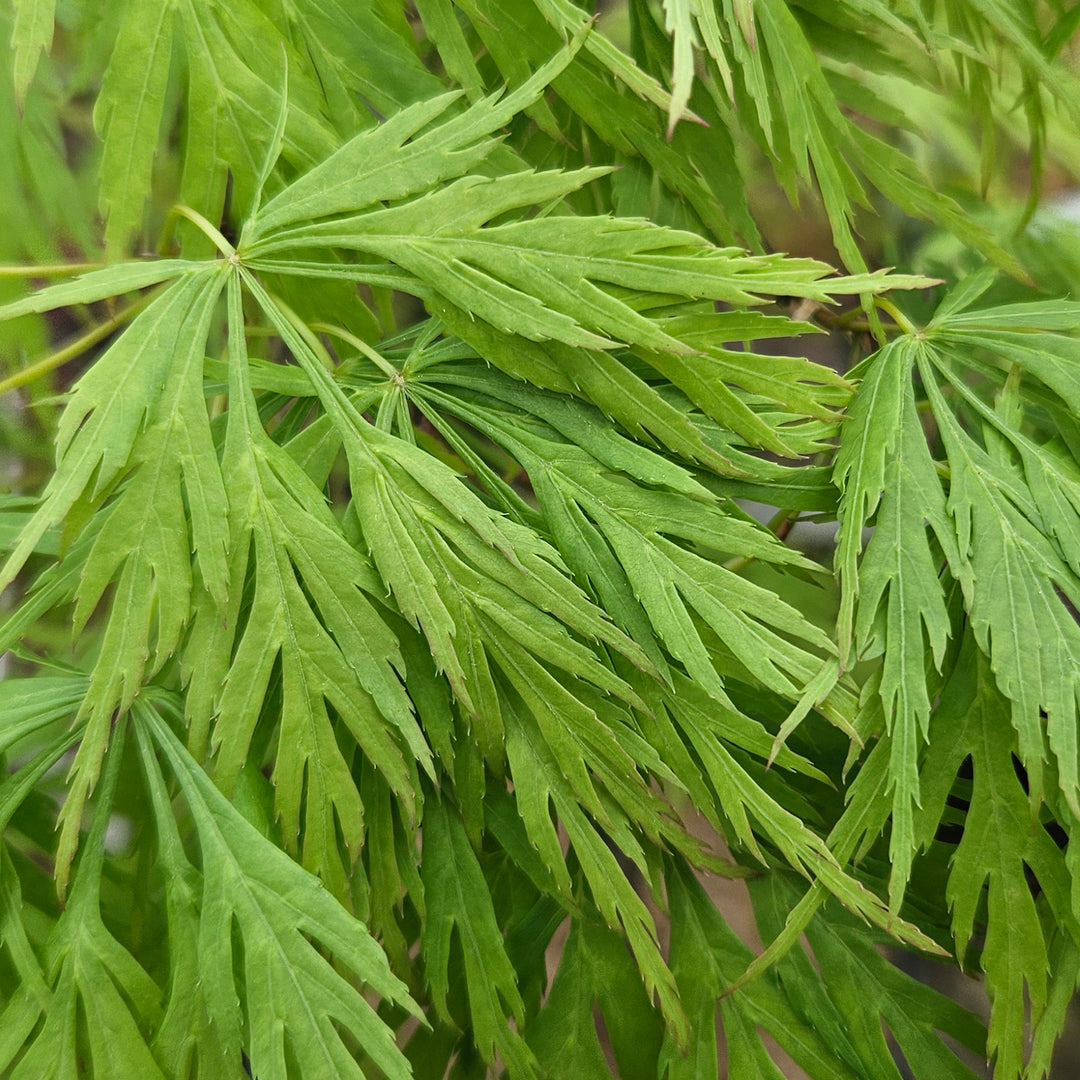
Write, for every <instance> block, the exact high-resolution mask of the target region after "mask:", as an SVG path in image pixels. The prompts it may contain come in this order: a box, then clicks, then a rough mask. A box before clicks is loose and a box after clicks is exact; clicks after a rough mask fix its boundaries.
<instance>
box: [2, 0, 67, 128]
mask: <svg viewBox="0 0 1080 1080" xmlns="http://www.w3.org/2000/svg"><path fill="white" fill-rule="evenodd" d="M55 12H56V0H16V3H15V24H14V26H13V27H12V29H11V44H12V45H13V46H14V48H15V62H14V68H15V100H16V101H17V102H18V104H19V107H20V109H21V108H22V105H23V103H24V102H25V101H26V91H27V90H28V89H29V87H30V84H31V83H32V82H33V81H34V73H35V72H36V71H37V66H38V60H39V59H40V57H41V51H42V49H44V50H46V51H48V48H49V45H50V44H51V43H52V37H53V16H54V15H55Z"/></svg>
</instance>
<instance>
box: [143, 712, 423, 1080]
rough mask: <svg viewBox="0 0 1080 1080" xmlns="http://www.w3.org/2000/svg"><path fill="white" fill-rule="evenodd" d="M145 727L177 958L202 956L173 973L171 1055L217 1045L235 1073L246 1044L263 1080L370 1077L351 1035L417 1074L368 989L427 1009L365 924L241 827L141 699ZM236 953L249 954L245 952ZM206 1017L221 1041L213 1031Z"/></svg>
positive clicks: (380, 1063)
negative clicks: (189, 950)
mask: <svg viewBox="0 0 1080 1080" xmlns="http://www.w3.org/2000/svg"><path fill="white" fill-rule="evenodd" d="M135 723H136V724H137V736H138V739H139V744H140V752H141V758H142V764H143V770H144V774H145V776H146V780H147V784H148V787H149V791H150V797H151V803H152V806H153V810H154V815H155V819H156V821H157V825H158V829H159V830H160V835H161V837H162V846H161V855H162V859H163V862H164V864H165V865H164V867H163V869H164V871H165V874H166V879H167V880H170V879H171V884H170V885H169V886H168V892H167V895H168V900H169V905H168V916H169V932H170V934H176V935H177V940H176V945H175V946H174V949H173V951H174V953H175V952H176V951H177V949H178V948H179V947H180V946H181V944H182V943H187V944H188V945H189V946H191V945H193V946H194V950H195V957H196V958H197V962H195V963H189V962H188V961H187V959H186V958H183V957H181V958H180V960H179V963H178V965H177V966H176V967H174V969H173V971H172V973H171V987H170V995H169V1004H168V1010H167V1012H166V1021H165V1022H164V1027H163V1031H164V1034H163V1035H160V1036H159V1039H160V1043H161V1046H162V1048H163V1049H164V1050H165V1051H166V1052H168V1053H170V1054H173V1055H177V1057H178V1059H179V1060H181V1061H184V1060H188V1059H189V1055H190V1054H191V1052H192V1050H193V1049H195V1050H197V1052H198V1053H199V1056H200V1058H201V1057H202V1055H203V1053H204V1052H205V1051H206V1050H207V1049H209V1050H210V1051H211V1052H212V1053H213V1054H217V1055H220V1056H221V1058H223V1059H224V1060H226V1061H228V1062H231V1063H234V1064H233V1067H234V1068H235V1067H237V1066H238V1065H239V1062H240V1051H241V1048H243V1051H244V1053H245V1055H246V1056H247V1058H248V1060H249V1062H250V1064H251V1071H252V1074H253V1075H256V1076H260V1077H266V1078H267V1080H285V1078H286V1076H287V1075H289V1069H288V1066H287V1061H288V1060H290V1059H291V1060H292V1061H294V1062H295V1063H296V1065H297V1067H298V1068H299V1069H300V1070H301V1071H302V1072H304V1073H305V1074H307V1073H311V1074H314V1075H320V1074H321V1075H329V1076H343V1077H356V1078H357V1080H361V1078H362V1077H363V1075H364V1073H363V1072H362V1070H361V1068H360V1066H359V1064H358V1063H357V1060H356V1058H355V1056H354V1054H353V1052H352V1049H351V1047H350V1046H349V1045H348V1044H347V1043H346V1041H345V1039H344V1037H343V1032H347V1033H348V1035H349V1037H350V1038H351V1039H355V1040H356V1042H357V1043H358V1044H359V1046H360V1047H362V1049H363V1051H364V1053H365V1054H366V1055H367V1056H369V1057H370V1058H371V1060H372V1062H374V1064H375V1065H376V1066H377V1067H378V1068H379V1069H380V1070H381V1071H382V1073H383V1074H384V1075H386V1076H387V1077H392V1078H399V1080H405V1078H407V1077H408V1076H409V1070H408V1066H407V1063H406V1062H405V1059H404V1058H403V1057H402V1055H401V1053H400V1051H399V1050H398V1049H397V1047H396V1046H395V1044H394V1034H393V1031H392V1030H391V1029H390V1028H388V1027H387V1026H386V1025H385V1024H384V1023H383V1022H382V1021H381V1020H380V1019H379V1017H378V1016H377V1014H376V1012H375V1009H374V1008H373V1007H372V1006H371V1005H370V1004H369V1003H368V1001H367V1000H366V998H365V996H364V994H363V993H362V992H361V988H360V986H362V987H364V988H367V989H370V990H371V991H373V992H374V993H376V994H378V995H380V996H381V997H382V998H384V999H386V1000H389V1001H393V1002H394V1003H396V1004H397V1005H399V1006H401V1007H402V1008H404V1009H406V1010H408V1011H410V1012H414V1013H415V1012H417V1009H416V1006H415V1005H414V1004H413V1003H412V1001H411V999H410V998H409V996H408V992H407V990H406V987H405V986H404V984H402V983H401V982H400V981H399V980H398V979H397V978H395V977H394V975H392V974H391V972H390V969H389V966H388V965H387V962H386V958H385V956H384V954H383V952H382V950H381V949H380V948H379V946H378V944H377V943H376V942H375V940H374V938H372V937H371V936H370V934H369V933H368V931H367V929H366V927H365V926H364V924H363V923H361V922H360V921H358V920H357V919H355V918H353V917H352V916H351V915H349V914H348V912H346V911H345V909H344V908H343V907H341V905H340V904H339V903H338V902H337V900H335V899H334V898H333V897H332V896H331V895H330V894H329V893H328V892H327V891H326V890H325V889H323V888H322V886H321V885H320V883H319V881H318V879H317V878H315V877H313V876H312V875H311V874H309V873H308V872H307V871H305V870H304V869H302V868H301V867H300V866H298V865H297V864H296V863H294V862H293V861H292V860H291V859H290V858H289V857H288V855H286V854H285V853H284V852H283V851H282V850H281V849H280V848H278V847H277V846H276V845H274V844H273V843H272V842H270V841H269V840H267V839H266V838H265V837H264V836H262V835H261V834H260V833H259V832H258V831H257V830H256V829H255V828H253V827H252V826H251V825H250V824H249V823H248V822H247V821H245V820H244V818H243V817H242V816H241V815H240V813H239V812H238V811H237V810H236V809H235V807H233V806H232V805H231V804H230V803H229V802H228V801H227V800H226V799H225V798H224V796H222V795H221V793H220V792H219V791H218V790H217V788H216V787H215V786H214V784H213V782H212V781H211V780H210V778H209V777H208V776H207V775H206V773H205V772H204V771H203V770H202V769H201V768H200V767H199V766H198V764H197V763H196V762H195V761H194V760H193V759H192V758H191V757H190V755H188V753H187V752H186V751H185V750H184V748H183V746H182V744H181V743H180V741H179V740H178V739H177V738H176V736H175V735H174V734H173V733H172V731H171V730H170V729H169V727H168V725H167V724H166V723H165V721H164V720H163V719H162V718H161V716H159V715H158V713H157V712H156V711H155V710H154V709H152V708H149V707H146V706H143V705H142V704H141V703H140V705H139V706H137V708H136V714H135ZM154 747H156V749H157V751H158V752H159V753H160V755H161V757H162V758H163V760H164V761H166V762H168V765H169V769H170V771H171V772H172V774H173V775H174V776H175V778H176V780H177V782H178V783H179V785H180V790H181V791H182V792H183V795H184V801H185V802H186V803H187V805H188V808H189V810H190V813H191V815H192V822H193V826H194V831H195V835H196V836H197V837H198V841H199V851H200V860H199V869H198V870H196V869H195V867H194V866H193V865H192V864H191V862H190V861H189V860H188V857H187V855H186V854H185V852H184V849H183V846H182V844H181V842H180V838H179V835H178V834H177V831H176V823H175V820H174V811H173V809H172V807H171V806H170V803H169V799H168V796H167V794H166V790H165V786H164V783H163V780H162V776H161V773H160V771H159V770H160V766H159V765H158V763H157V761H155V757H154V750H153V748H154ZM234 927H235V929H234ZM237 945H239V946H240V948H242V954H237V953H235V949H236V947H237ZM321 950H326V951H327V952H329V953H330V954H331V955H332V956H333V958H334V961H335V963H332V962H331V961H330V960H329V959H328V958H327V956H326V955H325V954H324V952H323V951H321ZM356 980H359V984H360V985H358V983H357V981H356ZM238 994H239V998H240V1006H241V1007H240V1008H237V997H238ZM203 1010H205V1015H206V1016H208V1017H209V1020H210V1023H211V1024H212V1025H213V1031H211V1032H208V1031H207V1030H206V1028H205V1026H203V1025H204V1020H203V1017H202V1013H203ZM185 1017H191V1019H192V1020H194V1022H195V1023H194V1026H193V1027H192V1028H189V1029H188V1030H186V1031H184V1030H182V1029H181V1028H180V1027H179V1024H180V1023H181V1021H182V1020H183V1019H184V1018H185ZM207 1040H209V1041H207Z"/></svg>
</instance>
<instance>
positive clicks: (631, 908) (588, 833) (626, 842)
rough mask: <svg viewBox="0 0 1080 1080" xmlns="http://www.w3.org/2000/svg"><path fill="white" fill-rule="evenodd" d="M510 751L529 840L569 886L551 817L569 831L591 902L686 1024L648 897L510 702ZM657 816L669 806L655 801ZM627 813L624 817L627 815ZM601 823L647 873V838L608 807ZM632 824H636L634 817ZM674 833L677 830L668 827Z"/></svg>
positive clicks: (666, 1009)
mask: <svg viewBox="0 0 1080 1080" xmlns="http://www.w3.org/2000/svg"><path fill="white" fill-rule="evenodd" d="M507 717H508V726H507V742H506V752H507V759H508V762H509V765H510V773H511V776H512V778H513V780H514V787H515V799H516V801H517V804H518V808H519V811H520V813H521V816H522V822H523V824H524V826H525V830H526V832H527V833H528V835H529V839H530V840H531V842H532V844H533V845H534V847H535V848H536V850H537V851H538V852H539V854H540V857H541V859H543V861H544V863H545V864H546V866H547V867H548V869H549V870H550V871H551V873H552V874H553V876H554V878H555V881H556V882H558V883H560V884H561V885H562V887H563V888H564V889H566V890H567V891H568V890H569V885H570V877H569V872H568V870H567V866H566V862H565V859H564V856H563V853H562V850H561V848H560V844H559V837H558V834H557V832H556V830H555V826H554V824H553V821H552V816H551V810H550V809H549V805H550V808H551V809H553V810H554V812H555V820H557V821H558V823H559V824H560V825H561V826H562V828H563V829H564V830H565V831H566V834H567V836H568V838H569V842H570V847H571V848H572V849H573V851H574V854H575V855H576V857H577V861H578V864H579V865H580V867H581V872H582V874H583V876H584V879H585V881H586V882H587V884H588V886H589V889H590V891H591V893H592V900H593V903H594V905H595V906H596V909H597V910H598V911H599V912H600V914H601V916H602V917H603V919H604V921H605V922H606V923H607V924H608V926H610V927H611V928H612V929H614V930H618V931H620V932H621V933H623V934H625V935H626V939H627V941H628V943H629V945H630V950H631V952H632V953H633V956H634V960H635V961H636V963H637V967H638V970H639V972H640V973H641V978H642V980H643V981H644V983H645V989H646V991H647V993H648V995H649V997H650V999H651V998H652V997H653V995H656V997H657V998H658V1000H659V1003H660V1008H661V1011H662V1012H663V1015H664V1017H665V1019H666V1020H667V1022H668V1023H669V1024H670V1025H671V1026H672V1027H673V1029H674V1030H675V1031H676V1032H678V1033H679V1035H680V1037H681V1034H682V1032H683V1031H684V1030H685V1022H686V1021H685V1016H684V1013H683V1009H682V1006H681V1005H680V1003H679V999H678V996H677V992H676V988H675V983H674V980H673V978H672V975H671V971H670V970H669V969H668V966H667V964H666V963H665V962H664V959H663V957H662V956H661V954H660V951H659V948H658V946H657V939H656V926H655V923H654V922H653V919H652V916H651V915H650V914H649V910H648V908H646V906H645V904H644V903H643V901H642V899H641V897H640V896H638V894H637V893H636V892H635V891H634V888H633V886H632V885H631V884H630V882H629V881H628V880H627V877H626V874H625V873H624V872H623V869H622V868H621V867H620V866H619V863H618V860H617V859H616V858H615V855H614V853H613V851H612V849H611V847H610V846H609V845H608V843H607V842H606V841H605V839H604V837H603V836H602V835H601V834H600V833H599V832H598V831H597V827H596V825H594V824H593V822H592V821H591V820H590V818H589V816H588V814H587V813H586V812H585V810H584V808H583V806H582V804H581V800H580V796H579V794H578V792H577V791H575V789H574V788H573V787H572V785H571V782H570V781H568V780H567V779H566V777H565V776H564V775H563V773H562V770H561V769H560V766H559V762H558V761H557V759H556V758H555V756H554V755H553V753H552V751H551V749H550V748H549V746H548V745H547V742H546V741H545V738H544V736H543V735H542V734H541V731H540V729H539V727H538V726H537V723H536V721H535V719H533V717H532V716H531V715H529V714H528V713H527V712H525V711H523V710H522V709H520V708H514V707H513V706H512V705H511V704H510V703H508V706H507ZM654 805H655V808H654V810H653V815H654V816H655V815H656V814H657V812H658V811H659V810H660V809H662V804H659V803H655V804H654ZM620 816H621V815H620ZM599 823H600V826H601V827H602V828H604V829H605V830H609V834H610V835H611V836H612V838H613V839H614V841H615V843H616V844H618V846H619V848H620V849H621V850H622V851H623V853H624V854H626V855H627V856H628V857H630V858H631V859H633V860H634V861H635V862H636V863H637V865H638V867H639V869H640V870H641V871H642V873H646V872H647V869H648V867H647V864H646V861H645V856H644V853H643V851H642V849H641V846H640V843H639V842H638V840H637V839H636V837H635V836H634V832H633V831H632V829H630V828H627V823H626V821H625V820H623V821H620V817H619V816H615V815H613V814H610V813H607V812H604V813H602V815H601V817H600V821H599ZM630 824H631V825H633V824H636V823H634V822H633V821H632V820H631V822H630ZM666 831H668V832H669V833H670V832H671V830H670V829H669V830H666Z"/></svg>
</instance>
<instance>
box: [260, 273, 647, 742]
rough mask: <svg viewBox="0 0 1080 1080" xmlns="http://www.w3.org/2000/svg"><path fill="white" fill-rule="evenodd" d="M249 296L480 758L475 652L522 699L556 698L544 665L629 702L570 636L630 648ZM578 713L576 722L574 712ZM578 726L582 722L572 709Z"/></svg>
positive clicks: (495, 729) (551, 554)
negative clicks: (286, 352)
mask: <svg viewBox="0 0 1080 1080" xmlns="http://www.w3.org/2000/svg"><path fill="white" fill-rule="evenodd" d="M249 285H250V287H251V288H252V290H253V291H254V292H255V294H256V296H258V297H259V299H260V301H261V302H262V303H263V305H264V310H266V312H267V314H268V315H269V316H270V318H271V319H272V320H273V321H274V322H275V323H276V325H277V327H278V330H279V332H280V333H281V334H282V337H283V338H284V340H285V341H286V342H287V343H288V345H289V347H290V349H291V350H292V352H293V354H294V355H295V356H296V357H297V359H298V360H299V361H300V363H301V367H302V368H303V369H304V370H305V371H307V373H308V375H309V377H310V378H311V380H312V382H313V384H314V385H315V386H316V389H317V391H318V393H319V397H320V400H321V401H322V403H323V405H324V407H325V408H326V409H327V412H328V414H329V416H330V417H331V419H332V421H333V423H334V426H335V428H336V429H337V432H338V434H339V435H340V436H341V439H342V442H343V445H344V448H345V453H346V455H347V457H348V460H349V467H350V479H351V484H352V498H353V504H354V507H355V509H356V516H357V520H358V522H359V524H360V528H361V530H362V532H363V536H364V540H365V542H366V544H367V545H368V547H369V549H370V550H371V552H372V556H373V558H374V561H375V565H376V568H377V569H378V571H379V574H380V575H381V577H382V579H383V580H384V581H386V583H387V584H388V585H389V586H390V589H391V591H392V593H393V594H394V597H395V600H396V601H397V604H398V607H399V608H400V610H401V612H402V614H403V615H405V616H406V618H407V619H409V621H410V622H411V623H412V624H413V625H414V626H416V627H419V628H420V629H421V630H422V631H423V632H424V634H425V636H426V637H427V639H428V643H429V645H430V647H431V652H432V656H433V657H434V659H435V662H436V664H437V665H438V666H439V667H440V668H441V669H442V670H443V671H445V673H446V676H447V678H448V679H449V681H450V684H451V686H452V687H453V689H454V692H455V694H456V695H457V697H458V698H459V700H460V701H461V702H462V704H463V705H464V707H465V708H466V710H467V711H468V712H469V713H470V714H471V715H472V716H473V717H474V718H475V719H476V720H477V721H478V726H477V739H478V741H479V742H480V744H481V746H482V747H483V749H484V752H485V756H487V757H489V759H490V760H492V761H493V762H497V761H498V760H499V759H500V758H501V750H500V749H499V747H500V744H501V741H502V721H501V718H500V716H499V706H498V700H497V691H496V688H495V685H494V682H493V681H492V674H491V668H490V665H489V662H488V656H487V652H486V651H485V645H487V647H488V648H489V649H495V648H497V649H498V650H499V651H500V652H499V656H498V663H499V666H500V668H501V669H502V671H503V673H504V674H505V675H506V676H507V678H509V679H510V680H511V682H512V683H514V684H515V685H517V686H518V687H519V688H520V689H522V690H523V691H525V692H526V693H531V694H533V695H535V694H536V693H537V685H538V684H537V680H539V685H540V686H542V687H543V688H544V689H543V690H542V691H540V692H541V695H542V694H543V693H552V692H559V693H561V694H562V696H563V697H564V698H566V699H568V701H569V702H572V700H573V699H572V696H571V695H570V694H569V693H568V692H567V691H566V690H565V689H563V690H561V691H559V690H558V689H557V688H558V685H559V684H558V682H557V680H556V679H555V677H554V676H553V675H552V674H551V673H550V672H549V671H548V670H547V665H551V666H553V667H555V668H557V669H560V670H562V671H564V672H566V673H567V675H568V676H569V677H570V678H571V679H581V680H583V681H584V682H585V683H588V684H591V685H592V686H595V687H597V688H599V689H600V690H603V691H606V692H609V693H613V694H615V695H617V696H622V697H624V698H627V699H629V700H633V699H634V695H633V693H632V691H630V689H629V687H628V686H627V684H626V683H625V682H624V680H622V679H621V678H619V677H618V676H617V675H616V674H615V673H614V672H613V671H612V670H611V668H610V667H608V666H607V665H605V664H604V663H603V662H602V660H601V659H600V658H599V657H598V656H597V655H596V653H595V652H594V651H593V650H592V649H591V648H589V647H588V646H587V645H585V644H583V643H582V642H581V641H579V640H578V639H577V638H576V637H574V636H573V635H574V634H577V635H580V636H581V637H583V638H585V639H587V640H599V641H601V642H604V643H605V644H607V645H610V646H611V647H612V648H614V649H616V650H618V651H620V652H621V653H623V655H625V656H627V657H628V658H629V659H630V660H632V661H633V662H634V663H636V664H639V665H641V666H643V667H648V666H649V663H648V660H647V658H646V657H645V655H644V653H642V651H641V649H640V647H638V646H637V645H636V644H634V642H633V641H631V639H630V638H628V637H626V636H625V634H623V633H622V632H621V631H620V630H618V628H617V627H616V626H615V625H614V624H613V623H612V622H611V621H610V620H609V619H608V617H607V616H606V615H605V614H604V613H603V612H602V611H601V609H599V608H598V607H596V606H595V605H594V604H593V603H591V602H590V601H589V600H588V598H587V597H586V595H585V594H584V593H583V592H582V591H581V590H580V589H579V588H578V587H577V586H576V585H574V584H573V583H572V582H571V581H570V580H569V578H568V577H567V576H566V574H565V573H564V571H563V569H562V566H561V563H560V560H559V557H558V554H557V552H555V550H554V549H552V548H551V547H550V546H549V545H548V544H546V543H545V542H544V541H543V540H542V539H541V537H539V536H538V535H537V534H536V533H535V532H534V531H533V530H531V529H529V528H526V527H525V526H521V525H518V524H516V523H515V522H512V521H509V520H506V519H503V518H502V516H501V515H499V514H498V513H496V512H495V511H493V510H492V509H491V508H490V507H488V506H487V505H486V504H485V503H484V502H483V501H482V500H481V499H479V498H478V497H477V496H476V495H475V494H474V493H473V492H472V491H471V490H470V489H469V487H467V486H466V485H465V484H464V483H463V482H462V481H461V479H460V478H459V477H458V476H457V475H455V473H454V472H453V470H452V469H450V468H448V467H447V466H446V465H444V464H443V463H442V462H440V461H438V460H437V459H436V458H434V457H432V456H431V455H429V454H426V453H424V452H422V451H421V450H419V449H418V448H417V447H415V446H413V445H412V444H410V443H408V442H406V441H404V440H402V439H399V438H395V437H392V436H389V435H386V434H385V433H384V432H382V431H380V430H379V429H377V428H376V427H374V426H372V425H371V424H370V423H368V422H367V421H366V420H365V419H364V418H363V417H362V416H360V415H359V414H358V412H357V411H356V408H355V407H354V405H353V404H352V403H351V402H350V401H349V400H348V398H347V397H346V396H345V394H344V393H343V391H342V390H341V388H340V387H339V386H338V385H337V384H336V383H335V382H333V380H331V379H330V378H329V376H328V375H327V373H326V371H325V369H324V368H323V367H322V366H321V364H320V363H319V360H318V358H317V357H316V356H315V354H314V353H313V352H312V350H311V346H310V344H309V343H308V342H307V341H305V339H304V338H303V337H302V336H301V334H300V333H299V332H298V331H297V330H296V329H295V328H294V327H293V326H292V325H291V324H290V323H289V322H288V321H287V320H286V319H285V318H284V316H283V314H282V313H281V311H280V310H279V309H278V307H277V306H276V305H275V304H274V302H273V300H272V299H271V298H270V297H269V296H268V295H267V294H266V293H265V292H264V291H263V290H262V289H261V287H260V286H259V285H258V284H257V282H255V281H254V280H253V279H249ZM582 710H584V712H583V711H582ZM578 714H579V715H588V714H591V710H589V709H588V708H587V707H586V706H578Z"/></svg>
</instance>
